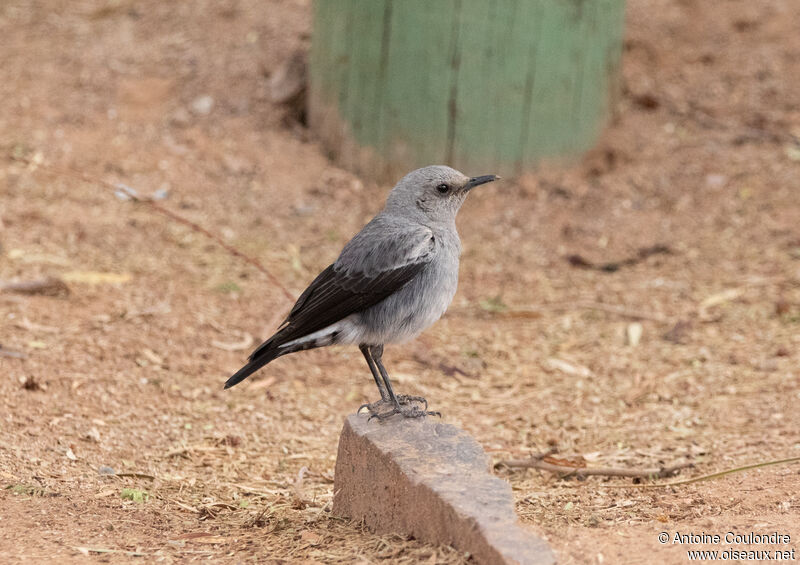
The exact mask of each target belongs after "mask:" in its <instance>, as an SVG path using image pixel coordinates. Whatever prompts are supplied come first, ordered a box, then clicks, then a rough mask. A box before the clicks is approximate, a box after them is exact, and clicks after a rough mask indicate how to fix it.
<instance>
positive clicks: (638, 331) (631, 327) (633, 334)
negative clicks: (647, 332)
mask: <svg viewBox="0 0 800 565" xmlns="http://www.w3.org/2000/svg"><path fill="white" fill-rule="evenodd" d="M642 332H643V328H642V324H640V323H639V322H633V323H630V324H628V327H627V328H625V341H626V342H627V343H628V345H630V346H631V347H636V346H637V345H639V342H640V341H641V339H642Z"/></svg>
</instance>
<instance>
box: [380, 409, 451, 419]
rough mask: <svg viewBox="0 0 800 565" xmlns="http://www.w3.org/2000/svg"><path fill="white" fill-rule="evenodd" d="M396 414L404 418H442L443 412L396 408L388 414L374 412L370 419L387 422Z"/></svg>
mask: <svg viewBox="0 0 800 565" xmlns="http://www.w3.org/2000/svg"><path fill="white" fill-rule="evenodd" d="M395 414H400V415H401V416H402V417H403V418H424V417H425V416H439V417H440V418H441V417H442V413H441V412H434V411H430V410H420V409H419V408H417V407H416V406H406V407H401V406H395V407H394V408H392V409H391V410H389V411H388V412H373V413H371V414H370V415H369V419H370V420H372V419H373V418H377V419H378V420H381V421H383V420H386V419H387V418H391V417H392V416H394V415H395Z"/></svg>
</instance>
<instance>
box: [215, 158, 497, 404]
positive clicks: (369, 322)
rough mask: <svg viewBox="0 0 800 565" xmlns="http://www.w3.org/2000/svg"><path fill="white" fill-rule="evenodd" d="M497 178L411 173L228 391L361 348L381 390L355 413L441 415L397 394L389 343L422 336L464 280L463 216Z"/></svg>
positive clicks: (442, 170)
mask: <svg viewBox="0 0 800 565" xmlns="http://www.w3.org/2000/svg"><path fill="white" fill-rule="evenodd" d="M499 178H500V177H498V176H497V175H483V176H477V177H468V176H467V175H465V174H463V173H461V172H459V171H457V170H455V169H452V168H450V167H447V166H444V165H433V166H427V167H423V168H421V169H416V170H414V171H412V172H410V173H408V174H407V175H405V176H404V177H403V178H402V179H401V180H400V181H399V182H398V183H397V184H396V185H395V186H394V188H392V190H391V191H390V193H389V195H388V197H387V199H386V203H385V205H384V208H383V209H382V210H381V211H380V212H379V213H378V214H377V215H376V216H375V217H374V218H372V220H370V221H369V223H367V224H366V225H365V226H364V227H363V228H362V229H361V231H359V232H358V233H357V234H356V235H355V236H353V238H352V239H351V240H350V241H349V242H348V243H347V244H346V245H345V246H344V248H343V249H342V251H341V254H340V255H339V257H338V259H336V261H335V262H334V263H332V264H331V265H329V266H328V267H327V268H326V269H325V270H323V271H322V272H321V273H320V274H319V275H318V276H317V277H316V278H315V279H314V280H313V282H312V283H311V284H310V285H309V286H308V288H306V289H305V290H304V291H303V293H302V294H301V295H300V297H299V298H298V299H297V302H296V303H295V304H294V306H293V307H292V309H291V311H290V312H289V315H288V316H287V317H286V319H285V320H284V321H283V322H282V323H281V324H280V326H279V327H278V329H277V331H276V332H275V334H274V335H272V337H270V338H269V339H267V340H266V341H265V342H264V343H262V344H261V345H259V346H258V347H257V348H256V349H255V350H254V351H253V353H252V354H251V355H250V357H249V359H248V361H247V364H245V365H244V366H243V367H242V368H241V369H239V370H238V371H237V372H236V373H235V374H234V375H233V376H231V377H230V378H229V379H228V380H227V381H226V382H225V388H226V389H228V388H230V387H232V386H234V385H236V384H238V383H240V382H241V381H243V380H244V379H246V378H247V377H248V376H250V375H251V374H253V373H254V372H256V371H257V370H259V369H260V368H262V367H263V366H264V365H266V364H267V363H269V362H271V361H273V360H274V359H277V358H278V357H281V356H283V355H287V354H289V353H295V352H298V351H304V350H308V349H314V348H317V347H324V346H329V345H358V347H359V349H360V351H361V353H362V354H363V355H364V358H365V359H366V361H367V365H368V366H369V370H370V372H371V373H372V377H373V379H374V380H375V384H376V385H377V387H378V391H379V392H380V395H381V398H380V400H378V401H376V402H373V403H369V404H364V405H362V406H361V407H360V408H359V410H358V412H361V411H362V410H363V409H364V408H367V409H368V411H369V412H370V419H372V418H373V417H375V418H378V419H379V420H383V419H386V418H388V417H390V416H393V415H395V414H400V415H402V416H403V417H405V418H419V417H424V416H427V415H439V416H441V414H440V413H439V412H432V411H428V402H427V400H426V399H425V398H423V397H420V396H408V395H399V394H395V392H394V390H393V388H392V384H391V382H390V380H389V374H388V373H387V371H386V368H385V367H384V365H383V361H382V357H383V349H384V345H386V344H396V343H403V342H406V341H408V340H410V339H412V338H414V337H416V336H417V335H419V334H420V333H421V332H422V331H423V330H425V329H427V328H428V327H429V326H431V325H432V324H433V323H434V322H436V321H437V320H438V319H439V318H440V317H441V316H442V315H443V314H444V312H445V311H446V310H447V308H448V306H449V305H450V303H451V301H452V300H453V296H454V295H455V293H456V288H457V286H458V269H459V256H460V254H461V240H460V239H459V236H458V231H457V230H456V223H455V220H456V215H457V213H458V211H459V209H460V208H461V205H462V204H463V203H464V201H465V199H466V198H467V194H468V193H469V192H470V191H471V190H472V189H473V188H475V187H477V186H480V185H483V184H486V183H490V182H493V181H496V180H498V179H499ZM418 405H424V408H423V409H420V408H419V407H418Z"/></svg>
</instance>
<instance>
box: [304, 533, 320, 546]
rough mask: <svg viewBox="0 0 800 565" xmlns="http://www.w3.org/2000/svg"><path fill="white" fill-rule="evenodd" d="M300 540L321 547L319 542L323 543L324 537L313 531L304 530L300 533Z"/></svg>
mask: <svg viewBox="0 0 800 565" xmlns="http://www.w3.org/2000/svg"><path fill="white" fill-rule="evenodd" d="M300 539H301V540H303V541H304V542H306V543H308V544H311V545H319V542H320V541H322V536H321V535H319V534H318V533H316V532H312V531H311V530H303V531H302V532H300Z"/></svg>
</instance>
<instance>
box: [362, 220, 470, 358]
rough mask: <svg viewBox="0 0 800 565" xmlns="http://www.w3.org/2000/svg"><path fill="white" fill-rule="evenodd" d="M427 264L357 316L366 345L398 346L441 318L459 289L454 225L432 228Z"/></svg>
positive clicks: (457, 246)
mask: <svg viewBox="0 0 800 565" xmlns="http://www.w3.org/2000/svg"><path fill="white" fill-rule="evenodd" d="M431 232H432V238H431V239H432V244H433V249H432V251H431V259H430V261H429V262H428V263H427V265H426V266H425V267H424V268H423V269H422V270H421V271H420V272H419V274H417V276H415V277H414V278H413V279H412V280H411V281H409V282H408V283H407V284H406V285H405V286H403V287H402V288H401V289H400V290H398V291H397V292H395V293H394V294H392V295H391V296H389V297H388V298H386V299H384V300H383V301H381V302H379V303H378V304H376V305H374V306H372V307H370V308H368V309H366V310H364V311H363V312H361V313H359V314H358V315H357V316H358V322H359V325H360V326H361V327H362V329H363V332H364V335H363V337H362V339H363V340H364V341H365V342H367V343H374V344H380V343H397V342H403V341H406V340H409V339H411V338H413V337H416V336H417V335H418V334H419V333H420V332H422V331H423V330H424V329H426V328H427V327H429V326H430V325H431V324H433V323H434V322H436V321H437V320H438V319H439V318H441V316H442V314H444V313H445V311H446V310H447V307H448V306H449V305H450V302H452V300H453V296H454V295H455V293H456V289H457V287H458V264H459V255H460V254H461V242H460V240H459V238H458V233H457V232H456V230H455V226H447V228H439V229H437V228H431Z"/></svg>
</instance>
